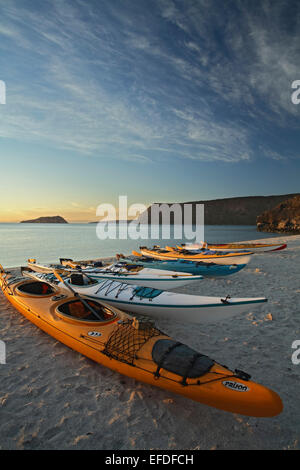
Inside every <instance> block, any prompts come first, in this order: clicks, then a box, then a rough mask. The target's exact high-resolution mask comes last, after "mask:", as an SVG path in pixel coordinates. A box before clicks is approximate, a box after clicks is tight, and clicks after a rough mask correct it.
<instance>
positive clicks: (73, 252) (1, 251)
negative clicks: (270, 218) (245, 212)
mask: <svg viewBox="0 0 300 470" xmlns="http://www.w3.org/2000/svg"><path fill="white" fill-rule="evenodd" d="M96 226H97V224H17V223H16V224H8V223H0V263H1V264H2V265H3V266H4V267H14V266H21V265H23V266H25V265H26V262H27V259H28V258H36V259H37V260H38V261H40V262H44V263H46V262H58V260H59V258H60V257H64V258H73V259H88V258H102V257H108V256H114V255H115V254H116V253H123V254H130V253H131V251H132V250H138V248H139V246H141V245H144V246H149V247H151V246H152V245H153V244H159V245H161V246H165V245H170V244H174V243H182V242H190V241H193V240H187V239H186V238H184V237H183V238H174V234H172V230H171V240H162V239H161V238H160V239H151V238H149V239H138V240H131V239H128V240H119V239H114V240H111V239H106V240H100V239H99V238H98V237H97V234H96ZM144 228H145V227H144ZM145 229H146V232H148V230H147V227H146V228H145ZM272 236H273V237H276V236H278V234H269V233H261V232H257V231H256V226H241V225H239V226H237V225H236V226H231V225H226V226H225V225H208V226H205V229H204V238H205V240H206V241H208V242H216V243H227V242H236V241H245V240H255V239H258V238H260V239H262V238H270V237H272Z"/></svg>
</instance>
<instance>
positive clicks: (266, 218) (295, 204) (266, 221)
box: [256, 196, 300, 234]
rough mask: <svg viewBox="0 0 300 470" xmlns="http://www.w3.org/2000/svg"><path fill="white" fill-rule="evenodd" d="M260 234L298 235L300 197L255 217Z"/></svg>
mask: <svg viewBox="0 0 300 470" xmlns="http://www.w3.org/2000/svg"><path fill="white" fill-rule="evenodd" d="M256 223H257V230H259V231H260V232H285V233H295V234H296V233H300V196H294V197H293V198H290V199H287V200H286V201H284V202H281V203H280V204H278V205H277V206H276V207H274V208H273V209H271V210H268V211H265V212H263V213H262V214H261V215H259V216H258V217H257V221H256Z"/></svg>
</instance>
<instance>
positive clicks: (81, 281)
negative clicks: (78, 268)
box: [70, 273, 97, 286]
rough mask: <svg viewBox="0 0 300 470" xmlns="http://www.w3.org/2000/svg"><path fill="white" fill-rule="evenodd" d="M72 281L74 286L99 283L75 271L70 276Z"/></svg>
mask: <svg viewBox="0 0 300 470" xmlns="http://www.w3.org/2000/svg"><path fill="white" fill-rule="evenodd" d="M70 282H71V284H73V285H74V286H88V285H90V284H97V281H96V280H93V279H90V278H88V277H87V276H84V275H83V274H81V273H73V274H71V276H70Z"/></svg>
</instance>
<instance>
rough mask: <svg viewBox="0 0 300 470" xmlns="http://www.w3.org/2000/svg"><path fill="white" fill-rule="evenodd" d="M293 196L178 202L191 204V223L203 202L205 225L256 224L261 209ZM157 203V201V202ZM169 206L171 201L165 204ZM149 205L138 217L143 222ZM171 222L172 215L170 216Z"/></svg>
mask: <svg viewBox="0 0 300 470" xmlns="http://www.w3.org/2000/svg"><path fill="white" fill-rule="evenodd" d="M292 196H295V194H285V195H280V196H249V197H233V198H228V199H215V200H211V201H193V202H186V203H180V206H181V207H182V208H183V204H191V206H192V215H193V217H192V223H195V221H196V204H204V223H205V225H256V218H257V216H258V215H259V214H261V213H262V212H263V211H267V210H270V209H272V208H273V207H274V206H275V205H277V204H279V203H281V202H283V201H285V200H286V199H288V198H290V197H292ZM157 204H159V203H157ZM167 205H168V206H169V207H171V206H172V203H168V204H167ZM151 207H152V206H150V207H148V209H147V212H144V214H142V215H141V216H140V218H139V220H140V221H141V222H143V223H147V221H148V220H149V223H150V222H151ZM171 223H173V221H172V217H171Z"/></svg>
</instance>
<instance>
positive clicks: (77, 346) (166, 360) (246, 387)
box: [0, 268, 283, 417]
mask: <svg viewBox="0 0 300 470" xmlns="http://www.w3.org/2000/svg"><path fill="white" fill-rule="evenodd" d="M0 287H1V288H2V291H3V293H4V295H5V296H6V298H7V299H8V301H9V302H11V304H12V305H13V306H14V307H15V308H16V309H17V310H18V311H19V312H20V313H21V314H22V315H24V316H25V317H26V318H27V319H28V320H30V321H31V322H32V323H34V324H35V325H36V326H38V327H39V328H41V329H42V330H44V331H45V332H46V333H48V334H49V335H51V336H52V337H53V338H55V339H57V340H59V341H61V342H62V343H64V344H65V345H67V346H69V347H70V348H72V349H74V350H76V351H78V352H79V353H81V354H83V355H85V356H87V357H89V358H90V359H92V360H94V361H96V362H98V363H99V364H101V365H103V366H106V367H109V368H110V369H112V370H114V371H117V372H119V373H121V374H124V375H126V376H128V377H132V378H134V379H136V380H140V381H142V382H145V383H147V384H150V385H155V386H157V387H160V388H164V389H166V390H169V391H172V392H174V393H178V394H180V395H183V396H185V397H187V398H190V399H192V400H195V401H198V402H201V403H204V404H206V405H209V406H213V407H215V408H219V409H221V410H225V411H229V412H233V413H239V414H242V415H247V416H257V417H272V416H275V415H278V414H279V413H280V412H281V411H282V408H283V405H282V402H281V399H280V397H279V396H278V395H277V394H276V393H275V392H273V391H272V390H270V389H268V388H266V387H264V386H262V385H259V384H257V383H255V382H252V381H251V380H250V376H249V375H248V374H246V373H244V372H242V371H238V370H235V371H234V372H233V371H231V370H229V369H228V368H226V367H225V366H221V365H220V364H218V363H216V362H215V361H213V360H212V359H210V358H209V357H208V356H205V355H202V354H200V353H198V352H196V351H195V350H193V349H191V348H190V347H188V346H186V345H184V344H182V343H180V342H178V341H175V340H174V339H172V338H170V337H169V336H168V335H166V334H164V333H163V332H161V331H160V330H158V329H157V328H156V327H155V326H154V325H153V324H152V323H151V322H149V321H145V320H137V318H135V317H132V316H130V315H127V314H125V313H124V312H122V311H120V310H118V309H116V308H114V307H112V306H108V305H107V304H105V303H103V302H100V301H98V300H97V299H95V298H92V297H88V296H83V295H82V296H80V297H78V296H77V297H75V296H74V295H72V293H70V294H67V293H66V292H64V293H62V291H61V290H59V289H56V288H55V287H54V286H53V285H51V286H50V285H49V284H47V283H45V282H41V281H36V280H32V279H26V278H24V277H14V276H13V275H11V274H9V273H7V272H5V271H4V270H3V268H2V269H1V272H0Z"/></svg>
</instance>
